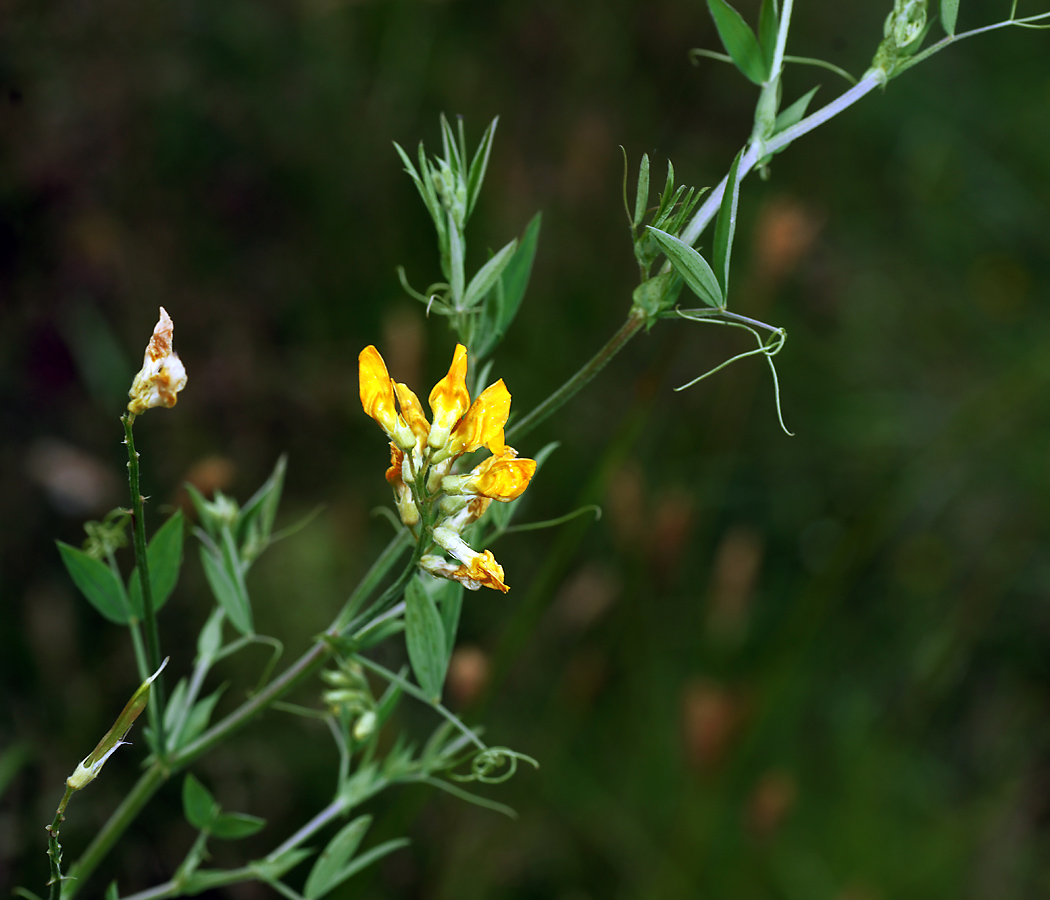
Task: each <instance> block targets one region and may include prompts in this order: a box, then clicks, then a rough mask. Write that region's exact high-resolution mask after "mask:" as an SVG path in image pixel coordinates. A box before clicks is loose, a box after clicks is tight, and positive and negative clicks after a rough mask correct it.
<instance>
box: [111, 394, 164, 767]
mask: <svg viewBox="0 0 1050 900" xmlns="http://www.w3.org/2000/svg"><path fill="white" fill-rule="evenodd" d="M120 421H121V422H123V423H124V443H126V444H127V446H128V484H129V485H130V487H131V509H132V523H133V526H134V533H135V542H134V543H135V565H137V566H138V570H139V587H140V588H141V589H142V616H143V620H144V622H143V624H144V625H145V627H146V653H147V655H148V657H149V671H151V672H156V671H157V669H158V668H160V633H159V631H158V630H157V613H156V611H155V610H154V608H153V586H152V585H151V584H150V577H149V558H148V556H147V554H146V516H145V512H144V511H143V508H142V491H141V490H140V489H139V455H138V453H137V452H136V451H135V435H134V430H133V427H134V424H135V416H134V414H133V413H125V414H124V415H123V416H121V418H120ZM149 702H150V706H152V707H153V708H154V709H155V710H156V716H155V717H154V718H153V719H152V720H151V724H152V725H153V727H154V729H155V730H156V736H157V755H158V756H160V757H163V756H164V754H165V751H166V749H167V748H166V746H165V742H164V676H163V675H161V676H160V677H158V678H157V680H156V681H155V682H154V683H153V688H152V690H151V692H150V700H149Z"/></svg>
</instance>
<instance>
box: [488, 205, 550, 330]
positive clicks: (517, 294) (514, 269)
mask: <svg viewBox="0 0 1050 900" xmlns="http://www.w3.org/2000/svg"><path fill="white" fill-rule="evenodd" d="M541 221H542V214H541V213H536V215H534V216H533V217H532V218H531V219H530V220H529V224H528V225H526V226H525V233H524V234H523V235H522V236H521V241H520V242H519V243H518V248H517V249H516V250H515V251H514V255H513V256H512V257H511V259H510V262H508V263H507V266H506V268H505V269H504V270H503V271H502V272H501V273H500V283H501V285H502V287H503V307H502V308H501V309H500V313H499V319H498V320H497V322H496V334H497V336H498V337H502V336H503V335H504V334H506V333H507V329H508V328H510V325H511V322H513V321H514V317H515V316H516V315H517V314H518V309H519V307H520V306H521V301H522V298H523V297H524V296H525V290H526V288H528V286H529V278H530V277H531V276H532V261H533V259H534V258H535V256H536V245H537V244H538V242H539V238H540V223H541Z"/></svg>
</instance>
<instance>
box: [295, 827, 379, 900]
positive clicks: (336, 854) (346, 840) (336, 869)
mask: <svg viewBox="0 0 1050 900" xmlns="http://www.w3.org/2000/svg"><path fill="white" fill-rule="evenodd" d="M371 824H372V817H371V816H358V817H357V818H356V819H354V820H353V821H352V822H350V824H348V825H344V826H343V827H342V828H341V829H339V831H338V832H336V835H335V837H333V838H332V839H331V840H330V841H329V842H328V846H327V847H325V848H324V850H323V851H322V853H321V855H320V856H319V857H317V861H316V862H315V863H314V865H313V868H312V869H311V870H310V874H309V875H308V876H307V878H306V886H305V887H304V888H303V896H304V897H306V900H316V898H318V897H323V896H324V895H325V894H327V893H328V892H329V891H331V890H334V889H335V888H336V887H338V885H339V884H340V883H341V882H342V881H343V880H344V879H342V878H340V877H339V876H340V874H341V873H342V870H343V868H344V867H345V866H346V864H347V863H348V862H350V860H351V859H353V856H354V854H355V853H357V848H358V847H359V846H360V845H361V841H362V840H363V839H364V836H365V832H366V831H368V827H369V826H370V825H371Z"/></svg>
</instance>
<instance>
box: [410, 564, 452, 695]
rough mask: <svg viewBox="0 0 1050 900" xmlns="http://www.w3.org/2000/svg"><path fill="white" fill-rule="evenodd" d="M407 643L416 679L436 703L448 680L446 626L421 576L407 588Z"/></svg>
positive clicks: (413, 580)
mask: <svg viewBox="0 0 1050 900" xmlns="http://www.w3.org/2000/svg"><path fill="white" fill-rule="evenodd" d="M405 643H406V644H407V645H408V660H409V662H410V663H412V671H413V672H414V673H415V676H416V681H418V682H419V686H420V687H421V688H422V689H423V693H424V694H426V695H427V696H428V697H430V698H431V699H432V700H434V701H435V702H437V701H438V700H440V699H441V688H442V686H443V685H444V683H445V665H446V662H447V657H446V655H445V644H446V641H445V627H444V625H442V624H441V616H440V614H439V613H438V611H437V607H436V606H435V605H434V601H433V600H432V599H431V598H430V595H429V594H428V593H427V592H426V589H425V588H424V587H423V585H422V584H420V582H419V579H418V578H413V579H412V580H411V581H410V582H409V583H408V586H407V587H406V588H405Z"/></svg>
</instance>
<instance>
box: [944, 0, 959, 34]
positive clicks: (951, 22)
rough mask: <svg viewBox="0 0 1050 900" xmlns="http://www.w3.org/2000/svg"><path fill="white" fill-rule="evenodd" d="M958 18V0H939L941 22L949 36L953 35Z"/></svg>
mask: <svg viewBox="0 0 1050 900" xmlns="http://www.w3.org/2000/svg"><path fill="white" fill-rule="evenodd" d="M958 18H959V0H941V24H942V25H943V26H944V31H945V34H947V35H948V36H949V37H955V22H956V20H957V19H958Z"/></svg>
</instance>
